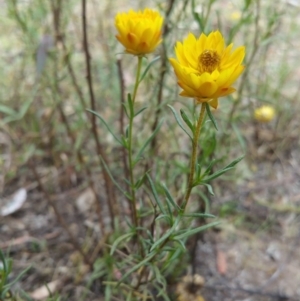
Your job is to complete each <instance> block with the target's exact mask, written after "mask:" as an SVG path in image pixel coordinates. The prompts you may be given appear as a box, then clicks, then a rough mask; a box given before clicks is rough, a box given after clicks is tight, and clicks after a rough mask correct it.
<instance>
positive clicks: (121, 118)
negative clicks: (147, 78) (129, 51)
mask: <svg viewBox="0 0 300 301" xmlns="http://www.w3.org/2000/svg"><path fill="white" fill-rule="evenodd" d="M117 67H118V75H119V82H120V114H119V125H120V129H119V131H120V134H121V135H122V136H124V104H125V84H124V76H123V69H122V62H121V60H120V59H118V60H117ZM121 152H122V161H123V166H124V176H125V179H129V168H128V163H127V154H126V149H125V147H122V148H121ZM129 188H130V187H129V185H128V183H127V190H128V191H129ZM127 200H128V206H129V208H130V206H131V204H130V200H129V199H127Z"/></svg>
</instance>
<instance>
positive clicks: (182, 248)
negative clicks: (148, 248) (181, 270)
mask: <svg viewBox="0 0 300 301" xmlns="http://www.w3.org/2000/svg"><path fill="white" fill-rule="evenodd" d="M172 241H174V242H177V243H178V244H179V246H180V248H181V250H182V251H183V252H184V251H186V246H185V243H184V242H183V241H182V240H181V239H175V238H173V239H172Z"/></svg>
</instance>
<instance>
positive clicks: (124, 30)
mask: <svg viewBox="0 0 300 301" xmlns="http://www.w3.org/2000/svg"><path fill="white" fill-rule="evenodd" d="M162 24H163V17H162V16H161V15H160V14H159V13H158V12H156V11H153V10H151V9H148V8H146V9H144V11H138V12H136V11H133V10H130V11H129V12H128V13H118V14H117V15H116V17H115V25H116V28H117V30H118V34H117V35H116V38H117V39H118V41H119V42H120V43H121V44H122V45H123V46H124V47H125V49H126V52H127V53H131V54H134V55H144V54H147V53H150V52H153V51H154V50H155V48H156V47H157V46H158V45H159V44H160V43H161V41H162V39H161V33H162V30H161V27H162Z"/></svg>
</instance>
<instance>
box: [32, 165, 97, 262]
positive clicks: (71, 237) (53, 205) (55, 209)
mask: <svg viewBox="0 0 300 301" xmlns="http://www.w3.org/2000/svg"><path fill="white" fill-rule="evenodd" d="M29 166H30V168H31V170H32V173H33V175H34V177H35V179H36V181H37V182H38V185H39V188H40V189H41V191H42V192H43V193H44V195H45V198H46V200H47V202H48V204H49V205H50V206H51V207H52V208H53V210H54V213H55V215H56V218H57V220H58V222H59V223H60V225H61V226H62V227H63V228H64V230H65V231H66V232H67V233H68V235H69V237H70V240H71V243H72V245H73V247H74V248H75V249H76V250H77V251H78V252H79V253H80V254H81V256H82V258H83V260H84V262H85V263H86V264H88V265H89V266H90V268H92V267H93V265H92V263H91V262H90V260H89V258H88V256H87V255H86V254H85V253H84V252H83V250H82V249H81V247H80V245H79V244H78V241H77V239H76V238H75V236H74V235H73V233H72V232H71V230H70V229H69V227H68V225H67V223H66V222H65V220H64V218H63V217H62V215H61V214H60V212H59V210H58V208H57V206H56V203H55V202H54V201H53V200H52V199H51V197H50V195H49V194H48V192H47V190H46V189H45V187H44V185H43V184H42V182H41V180H40V177H39V175H38V173H37V171H36V169H35V166H34V163H32V161H30V162H29Z"/></svg>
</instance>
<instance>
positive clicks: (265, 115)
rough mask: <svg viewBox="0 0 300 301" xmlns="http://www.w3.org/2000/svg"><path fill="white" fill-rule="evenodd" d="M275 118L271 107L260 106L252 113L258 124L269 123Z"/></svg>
mask: <svg viewBox="0 0 300 301" xmlns="http://www.w3.org/2000/svg"><path fill="white" fill-rule="evenodd" d="M274 117H275V110H274V108H273V107H271V106H261V107H259V108H257V109H256V110H255V111H254V118H255V119H256V120H257V121H259V122H270V121H271V120H273V119H274Z"/></svg>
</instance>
